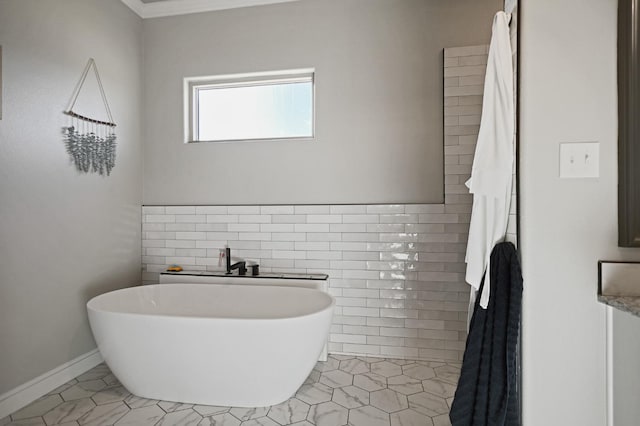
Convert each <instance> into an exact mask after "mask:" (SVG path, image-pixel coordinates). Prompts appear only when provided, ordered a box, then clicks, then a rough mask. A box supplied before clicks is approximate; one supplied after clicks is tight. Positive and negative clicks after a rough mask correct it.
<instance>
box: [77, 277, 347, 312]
mask: <svg viewBox="0 0 640 426" xmlns="http://www.w3.org/2000/svg"><path fill="white" fill-rule="evenodd" d="M185 285H186V286H197V287H211V286H220V287H238V286H241V287H243V288H246V287H259V288H265V287H280V288H287V289H291V288H296V289H302V290H305V291H314V292H318V293H321V294H323V295H324V296H327V297H328V298H329V302H330V303H328V304H327V305H326V306H324V307H323V308H321V309H318V310H314V311H312V312H308V313H304V314H301V315H291V316H286V317H277V318H237V317H228V316H201V315H169V314H153V313H140V312H122V311H116V310H106V309H97V308H95V307H93V306H90V305H91V302H93V301H94V300H96V299H98V298H100V297H102V296H106V295H109V294H112V293H118V292H126V291H128V290H131V289H136V288H138V287H164V286H180V287H183V286H185ZM335 306H336V299H335V297H333V296H332V295H331V294H329V293H326V292H324V291H322V290H318V289H314V288H305V287H292V286H288V285H251V284H200V283H163V284H147V285H139V286H132V287H124V288H120V289H116V290H112V291H108V292H106V293H102V294H99V295H97V296H94V297H92V298H91V299H90V300H89V301H88V302H87V303H86V308H87V311H88V312H94V313H97V314H105V315H119V316H120V315H123V316H130V317H133V318H136V317H144V318H171V319H181V320H217V321H219V320H225V321H234V322H236V321H239V322H240V321H286V320H292V319H297V318H305V317H309V316H312V315H317V314H319V313H321V312H325V311H327V310H329V309H333V308H334V307H335Z"/></svg>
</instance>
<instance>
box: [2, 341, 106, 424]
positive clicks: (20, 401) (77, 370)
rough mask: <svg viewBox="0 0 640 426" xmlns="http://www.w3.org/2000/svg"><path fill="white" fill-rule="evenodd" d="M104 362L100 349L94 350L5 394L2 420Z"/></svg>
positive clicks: (3, 396)
mask: <svg viewBox="0 0 640 426" xmlns="http://www.w3.org/2000/svg"><path fill="white" fill-rule="evenodd" d="M102 361H103V359H102V355H100V352H98V349H94V350H92V351H90V352H87V353H85V354H83V355H80V356H79V357H77V358H74V359H72V360H71V361H69V362H65V363H64V364H62V365H60V366H58V367H56V368H54V369H53V370H50V371H47V372H46V373H44V374H41V375H40V376H38V377H36V378H35V379H33V380H30V381H28V382H27V383H25V384H23V385H20V386H18V387H17V388H15V389H12V390H10V391H8V392H5V393H4V394H2V395H0V419H2V418H4V417H6V416H8V415H9V414H11V413H14V412H16V411H18V410H19V409H21V408H23V407H25V406H27V405H29V404H30V403H31V402H33V401H35V400H36V399H38V398H40V397H41V396H43V395H45V394H47V393H48V392H51V391H52V390H54V389H55V388H57V387H58V386H61V385H63V384H65V383H66V382H68V381H69V380H72V379H75V378H76V377H78V376H79V375H80V374H82V373H85V372H87V371H88V370H90V369H92V368H93V367H95V366H96V365H98V364H100V363H101V362H102Z"/></svg>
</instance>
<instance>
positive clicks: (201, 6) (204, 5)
mask: <svg viewBox="0 0 640 426" xmlns="http://www.w3.org/2000/svg"><path fill="white" fill-rule="evenodd" d="M291 1H299V0H122V2H123V3H124V4H126V5H127V6H129V8H130V9H131V10H133V11H134V12H135V13H137V14H138V15H139V16H140V17H141V18H143V19H146V18H159V17H161V16H173V15H185V14H188V13H200V12H210V11H213V10H224V9H235V8H239V7H249V6H259V5H264V4H272V3H285V2H291Z"/></svg>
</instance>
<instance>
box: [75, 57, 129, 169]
mask: <svg viewBox="0 0 640 426" xmlns="http://www.w3.org/2000/svg"><path fill="white" fill-rule="evenodd" d="M91 68H93V72H94V73H95V76H96V81H97V83H98V87H99V89H100V95H101V96H102V102H103V103H104V108H105V111H106V113H107V117H108V118H107V120H108V121H102V120H97V119H94V118H90V117H87V116H85V115H81V114H78V113H77V112H75V111H74V110H73V108H74V106H75V104H76V101H77V100H78V95H79V94H80V91H81V90H82V86H83V85H84V82H85V80H86V78H87V74H88V73H89V69H91ZM64 113H65V114H66V115H68V116H69V126H67V127H63V128H62V134H63V138H64V143H65V145H66V147H67V152H68V153H69V156H70V157H71V160H72V161H73V163H74V164H75V166H76V169H77V170H78V171H79V172H82V173H89V172H92V173H99V174H101V175H104V174H106V175H107V176H108V175H109V174H111V170H112V169H113V167H114V166H115V165H116V134H115V127H116V123H114V122H113V117H112V116H111V110H110V109H109V104H108V102H107V96H106V95H105V93H104V88H103V87H102V81H101V80H100V74H98V68H97V67H96V63H95V61H94V60H93V58H90V59H89V62H87V66H86V67H85V68H84V71H83V72H82V76H81V77H80V81H78V84H77V85H76V88H75V90H74V91H73V95H71V100H69V105H68V106H67V109H66V110H65V111H64Z"/></svg>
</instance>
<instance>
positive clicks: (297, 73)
mask: <svg viewBox="0 0 640 426" xmlns="http://www.w3.org/2000/svg"><path fill="white" fill-rule="evenodd" d="M298 82H311V96H312V99H311V120H312V123H311V136H293V137H281V138H251V139H228V140H199V139H198V135H197V130H198V122H197V120H198V113H197V112H198V102H197V99H198V98H197V91H198V90H200V89H210V88H212V87H218V88H229V87H247V86H259V85H269V84H286V83H298ZM183 94H184V142H185V143H200V142H217V143H226V142H254V141H278V140H301V141H304V140H313V139H314V137H315V126H316V117H315V110H316V108H315V100H316V94H315V69H313V68H302V69H294V70H283V71H269V72H255V73H243V74H226V75H217V76H201V77H185V78H184V84H183Z"/></svg>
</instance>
